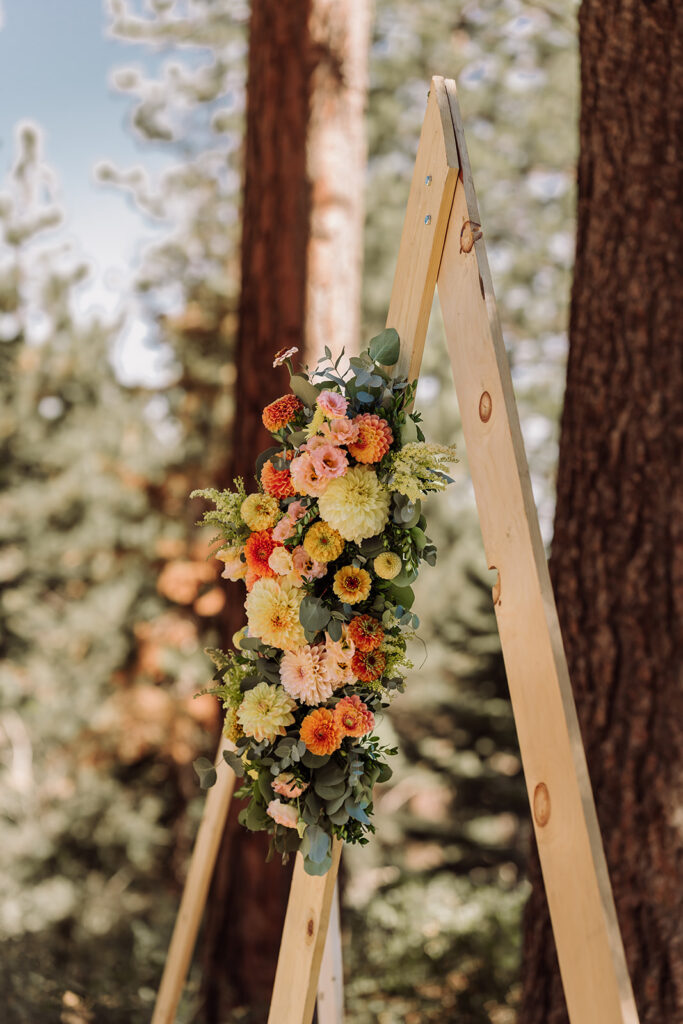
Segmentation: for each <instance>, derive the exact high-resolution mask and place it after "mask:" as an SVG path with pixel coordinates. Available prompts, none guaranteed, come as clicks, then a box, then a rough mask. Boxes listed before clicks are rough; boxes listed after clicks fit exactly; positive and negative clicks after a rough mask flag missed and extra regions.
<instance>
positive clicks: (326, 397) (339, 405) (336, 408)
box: [318, 391, 349, 420]
mask: <svg viewBox="0 0 683 1024" xmlns="http://www.w3.org/2000/svg"><path fill="white" fill-rule="evenodd" d="M348 404H349V403H348V401H347V399H346V398H344V396H343V395H339V394H337V392H336V391H322V392H321V393H320V394H319V395H318V407H319V408H320V409H322V411H323V412H324V413H325V415H326V416H327V418H328V419H330V420H331V419H332V418H333V417H335V416H344V415H345V414H346V410H347V408H348Z"/></svg>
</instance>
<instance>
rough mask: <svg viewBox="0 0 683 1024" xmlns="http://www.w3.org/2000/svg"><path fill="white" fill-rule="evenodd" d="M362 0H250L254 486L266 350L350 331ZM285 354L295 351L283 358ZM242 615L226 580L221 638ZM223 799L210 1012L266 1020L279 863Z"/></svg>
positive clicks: (354, 313)
mask: <svg viewBox="0 0 683 1024" xmlns="http://www.w3.org/2000/svg"><path fill="white" fill-rule="evenodd" d="M368 20H369V19H368V13H367V0H345V2H332V0H288V2H287V3H282V2H281V0H254V2H253V4H252V14H251V25H250V51H249V76H248V98H247V128H246V151H245V170H244V174H245V177H244V202H243V215H242V216H243V241H242V292H241V302H240V322H239V331H238V343H237V357H236V360H237V389H236V394H237V402H236V416H235V428H234V449H233V450H234V458H233V465H232V467H231V468H232V473H231V475H237V474H239V475H241V476H243V477H244V479H245V481H246V482H247V486H248V488H250V487H253V485H254V461H255V459H256V456H257V455H258V453H259V451H261V450H262V449H263V448H265V447H268V446H269V444H270V439H269V437H268V435H267V434H266V433H265V431H264V429H263V426H262V424H261V411H262V409H263V406H264V405H265V404H266V403H267V402H270V401H273V400H274V399H275V398H276V397H278V396H279V395H281V394H283V393H284V392H285V391H286V390H287V381H288V378H287V374H286V371H285V370H283V369H278V370H275V369H273V368H272V361H273V355H274V353H275V352H276V351H277V350H278V349H280V348H285V347H290V346H297V347H298V348H299V350H300V355H299V358H300V359H301V360H302V361H306V360H308V361H311V362H314V361H315V359H316V358H317V356H318V354H319V353H320V351H321V350H322V348H323V346H324V345H325V344H329V345H330V347H332V348H339V347H340V346H341V344H346V345H347V346H348V345H351V344H352V343H353V340H354V338H355V336H356V334H357V327H358V308H357V307H358V304H359V295H360V253H361V236H362V218H363V203H362V200H363V172H364V160H365V155H364V153H365V151H364V141H363V140H364V130H363V107H364V96H365V90H366V81H365V74H366V73H365V66H366V63H367V45H368V38H367V36H368ZM295 361H296V360H295ZM243 623H244V608H243V605H242V596H241V594H239V593H238V590H237V586H235V589H234V592H233V595H232V601H231V605H230V608H229V610H228V614H227V617H226V622H225V631H226V642H228V641H229V638H230V636H231V635H232V632H233V631H235V630H236V629H238V628H240V627H241V626H242V625H243ZM238 809H239V808H238V806H237V805H233V808H232V809H231V814H230V819H229V822H228V825H227V828H226V832H225V836H224V840H223V844H222V849H221V852H220V854H219V858H218V864H217V868H216V873H215V876H214V881H213V887H212V892H211V894H210V899H209V903H208V911H207V920H206V931H205V998H206V1020H207V1022H208V1024H218V1022H219V1021H223V1020H224V1019H225V1018H226V1014H227V1011H228V1009H229V1008H230V1007H232V1006H236V1005H245V1006H249V1007H250V1008H251V1010H252V1011H253V1020H254V1021H261V1020H262V1019H265V1005H266V1004H267V1002H268V1000H269V996H270V990H271V987H272V981H273V977H274V973H275V964H276V961H277V953H278V949H279V942H280V933H281V930H282V923H283V920H284V913H285V908H286V904H287V896H288V892H289V879H290V874H291V867H290V868H289V869H288V868H283V867H282V866H281V864H280V859H279V857H276V858H275V859H274V860H273V861H271V862H270V863H269V864H266V863H265V857H266V852H267V848H268V842H267V840H266V837H265V836H264V835H263V834H255V835H252V834H250V833H247V832H245V831H244V830H243V829H241V828H240V826H239V825H238V824H237V820H236V816H237V811H238Z"/></svg>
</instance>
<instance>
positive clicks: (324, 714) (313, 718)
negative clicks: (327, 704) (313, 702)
mask: <svg viewBox="0 0 683 1024" xmlns="http://www.w3.org/2000/svg"><path fill="white" fill-rule="evenodd" d="M300 736H301V739H302V740H303V741H304V743H305V744H306V746H307V747H308V749H309V750H310V752H311V753H312V754H332V753H333V752H334V751H335V750H338V749H339V747H340V746H341V741H342V739H343V738H344V737H343V733H342V730H341V727H340V725H339V723H338V722H337V719H336V717H335V714H334V712H333V711H329V710H328V709H327V708H319V709H318V710H317V711H311V713H310V715H306V717H305V718H304V720H303V722H302V723H301V731H300Z"/></svg>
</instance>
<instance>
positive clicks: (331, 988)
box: [318, 883, 344, 1024]
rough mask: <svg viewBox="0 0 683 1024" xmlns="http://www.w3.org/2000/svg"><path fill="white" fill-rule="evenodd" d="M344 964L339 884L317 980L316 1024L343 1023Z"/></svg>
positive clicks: (333, 900) (336, 886) (333, 901)
mask: <svg viewBox="0 0 683 1024" xmlns="http://www.w3.org/2000/svg"><path fill="white" fill-rule="evenodd" d="M343 1021H344V965H343V962H342V945H341V920H340V916H339V884H338V883H337V884H336V885H335V887H334V894H333V896H332V909H331V911H330V924H329V927H328V929H327V938H326V940H325V949H324V950H323V959H322V964H321V965H320V978H319V980H318V1024H343Z"/></svg>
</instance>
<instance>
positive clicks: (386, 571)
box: [372, 551, 403, 580]
mask: <svg viewBox="0 0 683 1024" xmlns="http://www.w3.org/2000/svg"><path fill="white" fill-rule="evenodd" d="M372 564H373V568H374V570H375V572H376V573H377V575H378V576H379V578H380V579H381V580H393V579H394V578H395V577H396V576H398V574H399V573H400V571H401V566H402V564H403V563H402V562H401V559H400V557H399V556H398V555H395V554H394V552H393V551H383V552H382V554H381V555H378V556H377V558H376V559H375V561H374V562H373V563H372Z"/></svg>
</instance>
